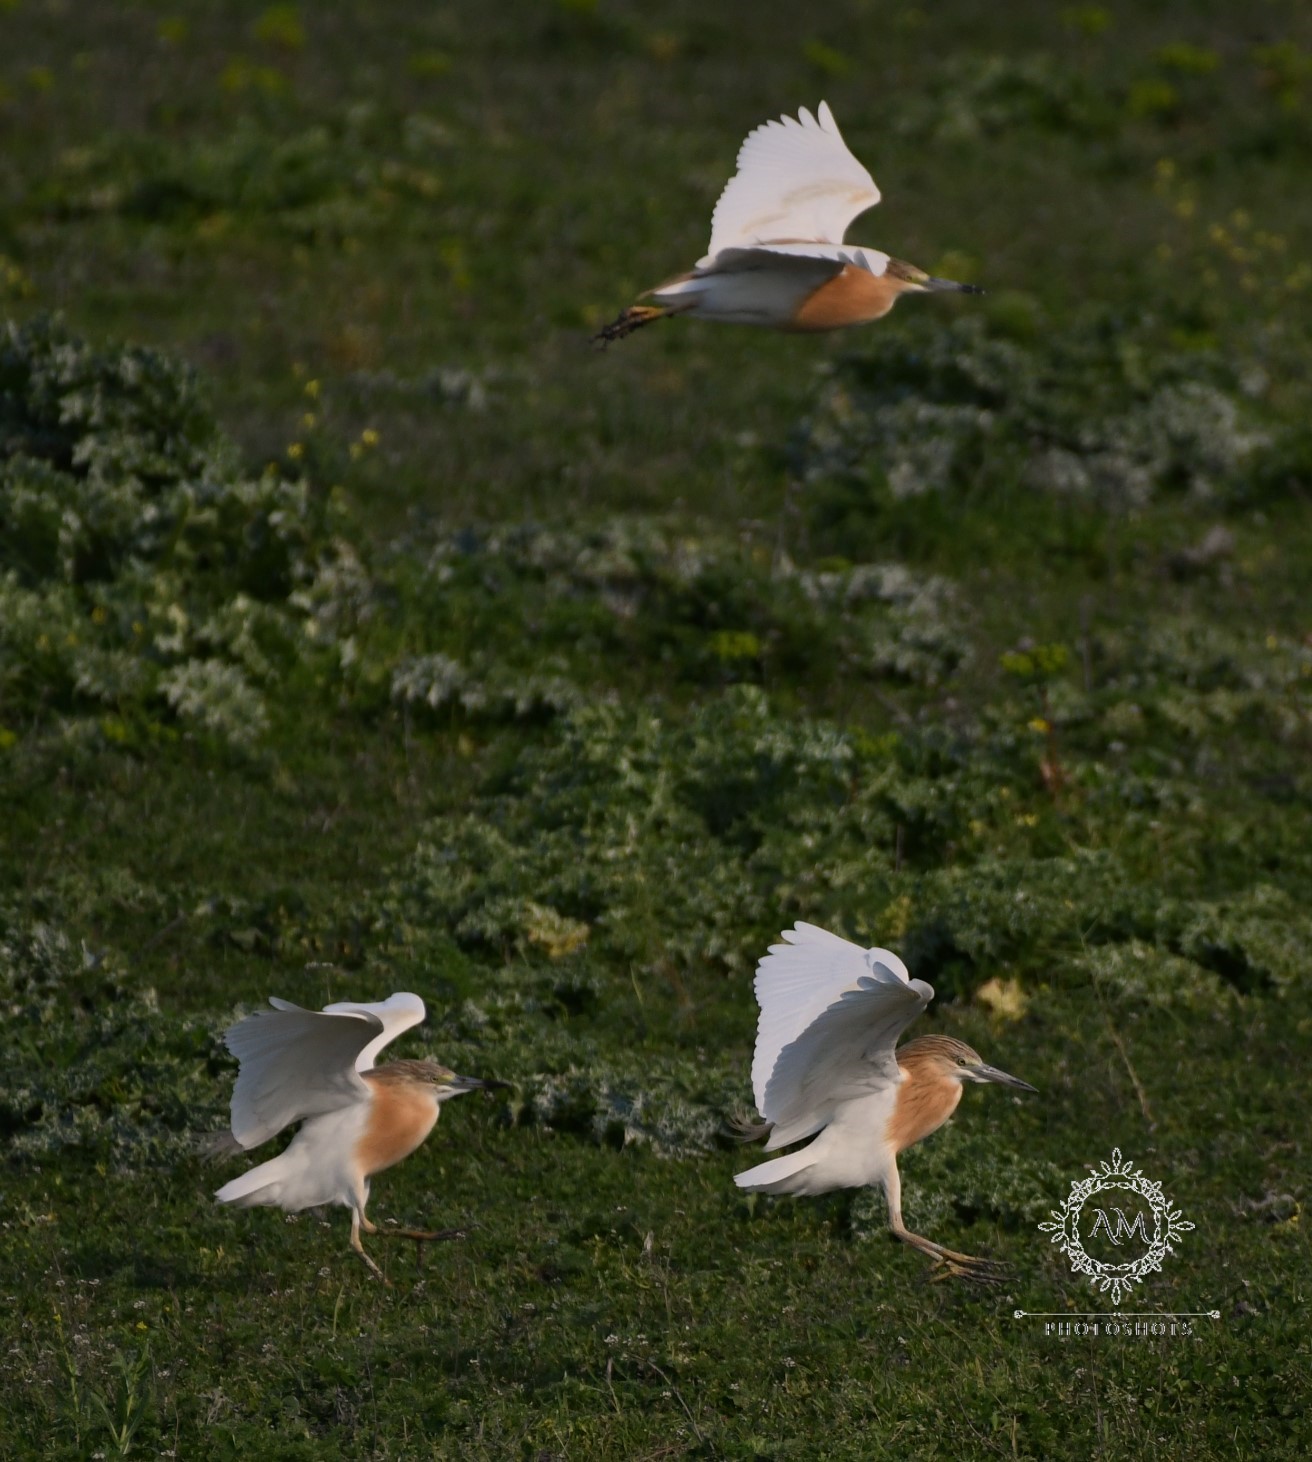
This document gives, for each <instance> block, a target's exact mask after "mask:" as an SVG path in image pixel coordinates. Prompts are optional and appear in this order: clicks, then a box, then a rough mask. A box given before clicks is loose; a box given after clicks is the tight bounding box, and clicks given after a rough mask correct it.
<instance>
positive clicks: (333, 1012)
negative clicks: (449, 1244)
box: [214, 993, 504, 1282]
mask: <svg viewBox="0 0 1312 1462" xmlns="http://www.w3.org/2000/svg"><path fill="white" fill-rule="evenodd" d="M269 1004H270V1005H271V1006H272V1007H273V1009H272V1010H261V1011H258V1012H257V1013H256V1014H254V1015H249V1016H247V1017H246V1019H245V1020H241V1021H238V1022H237V1024H236V1025H234V1026H233V1027H232V1028H231V1029H230V1030H228V1031H227V1032H226V1033H225V1035H224V1038H223V1039H224V1043H225V1044H226V1045H227V1047H228V1050H229V1051H231V1052H232V1054H233V1055H234V1056H235V1057H236V1058H237V1060H238V1061H239V1062H240V1069H239V1070H238V1073H237V1081H236V1085H235V1086H234V1087H233V1091H232V1138H233V1141H234V1142H235V1144H236V1146H237V1147H238V1148H242V1149H250V1148H253V1147H259V1146H260V1144H261V1143H263V1142H267V1141H268V1140H269V1139H270V1138H271V1137H274V1136H276V1135H277V1134H278V1133H279V1132H281V1131H283V1129H284V1128H286V1127H290V1126H291V1125H292V1124H293V1123H295V1122H299V1123H300V1124H301V1125H300V1130H299V1131H298V1132H297V1133H296V1136H295V1137H293V1138H292V1140H291V1142H290V1143H289V1144H288V1146H287V1148H286V1149H285V1150H284V1151H283V1152H281V1153H280V1154H279V1155H278V1156H277V1157H275V1158H271V1159H270V1160H269V1161H268V1162H265V1163H261V1164H260V1165H259V1167H257V1168H251V1170H250V1171H249V1172H246V1173H243V1174H242V1175H241V1177H239V1178H234V1179H233V1180H232V1181H231V1182H230V1183H225V1184H224V1185H223V1187H222V1188H220V1189H219V1190H218V1192H217V1193H216V1194H215V1195H214V1196H215V1197H216V1198H217V1199H218V1200H219V1202H220V1203H235V1204H236V1205H237V1206H238V1207H241V1208H250V1207H254V1206H256V1205H259V1204H267V1205H269V1206H271V1207H274V1208H282V1209H284V1210H286V1211H287V1212H288V1213H298V1212H299V1211H300V1210H301V1209H303V1208H317V1207H319V1206H321V1205H323V1204H329V1203H340V1204H341V1205H342V1207H344V1208H349V1209H350V1210H351V1247H352V1248H353V1249H354V1250H355V1252H356V1253H357V1254H358V1255H359V1256H360V1258H361V1259H363V1260H364V1262H365V1263H366V1264H367V1265H368V1266H369V1268H370V1270H371V1271H372V1272H373V1273H374V1274H375V1275H377V1276H378V1278H379V1279H383V1272H382V1270H381V1269H379V1267H378V1265H377V1264H375V1263H374V1261H373V1260H372V1259H371V1258H370V1257H369V1255H368V1254H366V1253H365V1251H364V1247H363V1245H362V1244H361V1243H360V1231H361V1230H362V1229H363V1231H364V1232H365V1233H367V1234H373V1233H378V1232H379V1230H378V1229H377V1228H376V1226H375V1225H374V1224H372V1223H370V1222H369V1220H368V1219H367V1218H366V1217H365V1215H364V1210H365V1204H367V1203H368V1201H369V1183H370V1179H371V1178H372V1177H373V1176H374V1174H375V1173H381V1172H382V1171H383V1170H384V1169H385V1168H390V1167H392V1166H393V1165H394V1164H395V1163H399V1162H400V1161H401V1159H402V1158H404V1157H409V1155H410V1154H411V1153H412V1152H414V1151H415V1149H416V1148H417V1147H418V1146H419V1145H420V1144H421V1143H422V1142H423V1141H424V1139H425V1138H426V1137H427V1136H428V1134H429V1133H430V1132H431V1131H432V1130H433V1127H434V1125H435V1124H436V1122H437V1117H438V1113H439V1112H440V1110H441V1107H442V1103H443V1102H445V1101H449V1100H450V1099H451V1098H452V1097H456V1096H460V1095H462V1094H463V1093H464V1092H467V1091H474V1090H476V1089H477V1088H479V1087H496V1086H502V1085H504V1083H503V1082H496V1081H482V1080H480V1079H479V1078H477V1077H473V1076H457V1075H455V1073H454V1072H451V1071H448V1070H447V1068H446V1067H445V1066H439V1065H438V1064H437V1062H436V1061H391V1062H388V1064H387V1065H385V1066H375V1065H374V1061H375V1059H376V1058H377V1056H378V1054H379V1052H380V1051H381V1050H382V1049H383V1047H384V1046H386V1045H388V1044H389V1043H390V1042H391V1041H393V1040H395V1039H396V1037H397V1036H399V1035H400V1034H401V1032H402V1031H406V1030H409V1029H410V1027H411V1026H414V1025H418V1024H419V1022H420V1021H421V1020H423V1018H424V1002H423V1001H422V1000H421V999H420V998H419V996H418V995H411V994H407V993H401V994H397V995H392V996H391V997H389V998H388V999H387V1000H383V1001H380V1002H378V1003H376V1004H373V1005H355V1004H351V1003H349V1002H343V1003H339V1004H336V1005H328V1006H325V1007H324V1009H323V1010H321V1011H319V1010H305V1009H303V1008H302V1007H301V1006H299V1005H292V1004H291V1003H290V1002H288V1001H286V1000H279V999H277V998H276V997H275V998H273V999H271V1000H270V1001H269ZM229 1150H231V1145H229ZM382 1232H384V1233H386V1234H389V1235H397V1236H400V1237H402V1238H409V1239H416V1240H419V1241H420V1242H424V1241H427V1240H432V1239H444V1238H454V1237H456V1236H457V1234H458V1231H457V1230H438V1231H430V1230H426V1229H411V1228H395V1229H394V1228H388V1229H384V1230H382ZM384 1282H385V1281H384Z"/></svg>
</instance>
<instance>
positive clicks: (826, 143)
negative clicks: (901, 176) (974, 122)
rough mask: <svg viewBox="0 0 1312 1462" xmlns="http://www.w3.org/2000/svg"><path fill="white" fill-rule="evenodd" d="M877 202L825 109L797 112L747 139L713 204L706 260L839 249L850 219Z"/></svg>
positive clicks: (867, 178)
mask: <svg viewBox="0 0 1312 1462" xmlns="http://www.w3.org/2000/svg"><path fill="white" fill-rule="evenodd" d="M878 202H879V189H878V188H877V187H875V180H874V179H873V178H872V177H871V176H870V174H869V173H868V172H867V171H866V169H865V168H864V167H862V165H861V164H860V163H859V162H858V161H857V160H856V158H855V157H853V156H852V154H851V153H850V152H849V151H848V148H847V144H846V143H845V142H844V141H843V136H842V133H841V132H839V130H838V123H837V122H835V121H834V114H833V113H832V112H831V111H830V110H829V105H828V103H827V102H821V103H820V107H819V110H818V112H817V114H816V115H815V116H812V115H811V113H810V112H809V111H808V110H807V109H806V108H805V107H802V108H801V110H800V111H799V112H798V114H797V116H796V117H795V118H794V117H781V118H780V119H779V121H777V122H766V123H765V125H764V126H762V127H757V128H756V130H755V131H754V132H750V133H748V135H747V138H746V140H745V141H744V143H743V145H742V147H741V148H740V149H739V151H738V171H737V172H736V173H735V174H734V175H733V177H732V178H730V179H729V182H728V184H727V186H726V187H725V190H724V192H723V193H721V194H720V201H719V202H718V203H717V204H716V205H715V214H714V216H713V217H712V219H711V242H710V247H709V250H708V255H707V257H708V258H709V257H710V256H711V255H714V254H718V253H719V252H720V250H721V249H727V248H732V247H733V246H735V245H742V244H749V245H750V244H759V243H769V242H771V241H779V240H783V241H791V240H815V241H817V242H820V243H831V244H840V243H842V241H843V235H844V234H845V233H846V232H847V228H848V225H849V224H850V223H851V222H852V220H853V219H854V218H855V217H856V216H857V215H858V214H859V213H864V212H865V211H866V209H867V208H873V207H874V205H875V204H876V203H878ZM704 262H705V260H703V263H704Z"/></svg>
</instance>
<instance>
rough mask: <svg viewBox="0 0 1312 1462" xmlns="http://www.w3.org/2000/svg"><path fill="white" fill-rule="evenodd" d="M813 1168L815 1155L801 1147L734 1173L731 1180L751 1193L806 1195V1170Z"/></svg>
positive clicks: (807, 1188) (808, 1186)
mask: <svg viewBox="0 0 1312 1462" xmlns="http://www.w3.org/2000/svg"><path fill="white" fill-rule="evenodd" d="M814 1166H815V1153H814V1152H812V1151H811V1149H810V1147H803V1148H801V1149H800V1150H799V1151H797V1152H790V1153H788V1154H787V1155H786V1156H784V1157H776V1158H773V1159H772V1160H771V1161H770V1162H763V1163H758V1164H757V1166H756V1167H754V1168H748V1169H747V1171H746V1172H745V1173H735V1174H734V1179H733V1180H734V1182H735V1183H737V1185H738V1186H739V1187H740V1188H746V1189H748V1190H749V1191H750V1192H752V1193H807V1192H809V1191H810V1182H809V1181H808V1169H810V1168H812V1167H814ZM821 1191H823V1190H821Z"/></svg>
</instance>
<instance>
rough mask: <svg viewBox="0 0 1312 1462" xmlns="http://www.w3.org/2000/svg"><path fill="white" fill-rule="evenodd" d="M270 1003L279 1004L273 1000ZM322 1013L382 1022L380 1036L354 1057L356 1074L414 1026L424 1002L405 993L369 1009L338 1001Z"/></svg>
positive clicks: (366, 1006)
mask: <svg viewBox="0 0 1312 1462" xmlns="http://www.w3.org/2000/svg"><path fill="white" fill-rule="evenodd" d="M273 1003H274V1004H275V1005H278V1004H279V1002H278V1001H276V1000H275V1001H274V1002H273ZM323 1009H324V1014H325V1015H376V1016H377V1017H378V1019H379V1020H381V1021H382V1023H383V1033H382V1035H380V1036H375V1037H374V1039H373V1040H372V1041H370V1042H369V1044H368V1045H367V1046H366V1047H365V1048H364V1050H363V1051H361V1052H360V1054H359V1055H358V1056H357V1057H356V1059H355V1069H356V1070H357V1071H368V1070H369V1068H370V1067H371V1066H373V1064H374V1063H375V1062H376V1061H377V1060H378V1053H379V1052H380V1051H381V1050H382V1049H383V1047H384V1046H388V1045H390V1044H391V1043H392V1042H393V1041H394V1040H395V1039H396V1038H397V1036H399V1035H400V1034H401V1032H402V1031H408V1030H409V1029H410V1027H411V1026H412V1025H418V1024H419V1022H420V1021H421V1020H423V1018H424V1015H425V1013H426V1012H425V1010H424V1002H423V1001H422V1000H421V999H420V998H419V996H418V995H411V994H410V993H409V991H407V990H402V991H400V992H399V993H398V994H396V995H389V996H388V997H387V999H386V1000H378V1001H376V1002H375V1003H374V1004H372V1005H364V1004H356V1003H354V1002H353V1001H350V1000H339V1001H338V1002H337V1004H336V1005H325V1006H324V1008H323Z"/></svg>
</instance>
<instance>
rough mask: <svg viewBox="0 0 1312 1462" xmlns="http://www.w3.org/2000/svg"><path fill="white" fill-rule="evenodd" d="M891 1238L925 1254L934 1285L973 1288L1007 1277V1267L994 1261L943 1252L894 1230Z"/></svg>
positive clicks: (929, 1242)
mask: <svg viewBox="0 0 1312 1462" xmlns="http://www.w3.org/2000/svg"><path fill="white" fill-rule="evenodd" d="M893 1232H894V1234H895V1235H896V1236H897V1237H898V1238H899V1239H901V1240H902V1242H903V1243H904V1244H910V1245H911V1247H912V1248H913V1249H919V1250H920V1252H921V1253H922V1254H928V1255H929V1257H930V1258H931V1259H932V1260H933V1261H934V1270H933V1273H932V1275H931V1278H932V1280H933V1282H934V1283H936V1284H937V1283H940V1282H941V1281H943V1280H945V1279H971V1280H974V1281H975V1283H976V1284H1001V1283H1002V1282H1003V1281H1004V1280H1005V1279H1006V1278H1007V1276H1008V1274H1009V1273H1010V1270H1009V1269H1008V1267H1007V1265H1005V1264H1003V1263H1000V1262H999V1261H998V1260H996V1259H980V1258H977V1257H976V1256H975V1255H974V1254H959V1253H958V1252H957V1251H956V1250H955V1249H945V1248H944V1247H943V1245H942V1244H936V1243H935V1242H934V1241H933V1239H926V1238H922V1237H921V1236H920V1235H919V1234H913V1233H910V1232H909V1231H908V1230H906V1229H894V1230H893Z"/></svg>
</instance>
